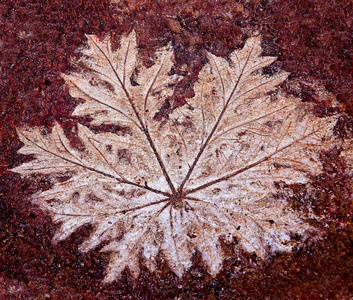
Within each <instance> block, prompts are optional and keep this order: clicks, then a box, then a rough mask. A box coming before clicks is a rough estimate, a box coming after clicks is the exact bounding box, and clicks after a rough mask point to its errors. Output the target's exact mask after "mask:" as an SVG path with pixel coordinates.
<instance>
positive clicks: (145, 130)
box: [92, 40, 176, 193]
mask: <svg viewBox="0 0 353 300" xmlns="http://www.w3.org/2000/svg"><path fill="white" fill-rule="evenodd" d="M92 41H93V43H94V44H95V45H96V47H97V48H98V49H99V51H101V53H102V54H103V55H104V57H105V58H106V60H107V61H108V63H109V65H110V67H111V69H112V70H113V72H114V75H115V76H116V78H117V79H118V81H119V83H120V85H121V87H122V89H123V91H124V93H125V95H126V97H127V99H128V101H129V104H130V106H131V108H132V110H133V111H134V113H135V116H136V118H137V120H138V122H139V123H140V125H141V128H142V131H143V133H144V134H145V136H146V138H147V141H148V143H149V144H150V146H151V148H152V151H153V153H154V155H155V156H156V159H157V161H158V164H159V166H160V167H161V170H162V173H163V176H164V177H165V179H166V181H167V183H168V185H169V188H170V189H171V191H172V193H175V192H176V190H175V187H174V185H173V183H172V181H171V179H170V177H169V174H168V172H167V169H166V167H165V165H164V163H163V160H162V158H161V156H160V155H159V153H158V151H157V148H156V146H155V144H154V142H153V140H152V138H151V135H150V133H149V131H148V127H147V125H145V124H144V122H143V121H142V119H141V116H140V114H139V113H138V110H137V108H136V106H135V104H134V102H133V101H132V98H131V96H130V94H129V92H128V90H127V89H126V86H125V84H124V83H123V82H122V81H121V79H120V77H119V74H118V73H117V71H116V69H115V68H114V66H113V64H112V63H111V61H110V59H109V58H108V56H107V55H106V53H105V52H104V51H103V50H102V49H101V48H100V47H99V45H97V43H96V42H95V41H94V40H92ZM158 73H159V70H158ZM124 75H125V74H124ZM157 75H158V74H157ZM150 89H151V87H150ZM150 89H149V91H150ZM146 97H147V96H146ZM146 100H147V99H145V101H146Z"/></svg>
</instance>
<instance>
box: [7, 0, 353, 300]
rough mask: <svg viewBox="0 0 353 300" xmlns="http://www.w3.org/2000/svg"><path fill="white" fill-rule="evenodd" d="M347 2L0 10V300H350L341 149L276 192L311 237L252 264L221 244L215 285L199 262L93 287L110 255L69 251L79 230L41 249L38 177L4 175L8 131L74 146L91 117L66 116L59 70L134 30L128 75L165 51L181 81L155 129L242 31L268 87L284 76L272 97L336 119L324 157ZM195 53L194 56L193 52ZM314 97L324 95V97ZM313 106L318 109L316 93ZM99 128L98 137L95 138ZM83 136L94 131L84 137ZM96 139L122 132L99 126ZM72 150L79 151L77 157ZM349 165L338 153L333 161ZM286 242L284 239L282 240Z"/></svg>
mask: <svg viewBox="0 0 353 300" xmlns="http://www.w3.org/2000/svg"><path fill="white" fill-rule="evenodd" d="M352 14H353V8H352V5H351V3H350V2H348V1H339V0H337V1H330V2H324V1H319V0H315V1H314V0H312V1H309V2H308V1H299V0H296V1H294V0H293V1H284V0H283V1H282V0H277V1H255V0H254V1H239V2H233V1H222V2H216V1H202V2H201V1H189V2H187V3H184V2H183V1H173V2H168V3H165V2H164V1H116V3H114V4H111V3H109V2H108V1H99V0H96V1H94V0H91V1H70V2H64V3H63V1H50V2H46V3H44V2H43V1H19V0H14V1H11V2H3V3H1V4H0V28H1V29H0V67H1V69H0V76H1V79H0V80H1V81H0V95H1V96H0V97H1V101H0V107H1V110H0V112H1V119H0V132H1V140H0V147H1V155H0V173H1V175H0V197H1V202H0V205H1V206H0V214H1V215H0V274H1V278H0V297H1V298H3V299H46V298H48V299H116V298H119V299H149V298H156V299H238V298H239V299H256V298H271V299H309V298H310V299H317V298H322V299H349V298H350V297H352V295H353V286H352V282H353V278H352V268H353V256H352V254H353V253H352V252H353V224H352V222H353V220H352V216H353V215H352V214H353V205H352V169H350V168H351V166H349V165H348V164H347V156H346V155H347V154H345V155H341V152H342V151H343V150H344V149H343V148H342V146H336V147H334V148H333V149H331V150H329V151H325V152H324V151H322V152H321V155H320V161H321V163H322V165H323V169H324V173H323V174H320V175H317V176H315V177H313V178H311V182H310V184H306V183H302V184H285V183H283V182H278V183H277V185H278V187H277V188H278V191H279V194H278V196H279V197H282V198H285V199H287V200H288V201H289V202H290V203H291V207H292V208H293V209H295V210H298V211H302V210H303V209H304V210H305V209H308V210H312V211H313V212H314V213H315V214H316V215H318V216H321V219H320V224H319V225H318V224H312V225H313V226H319V227H320V228H321V229H320V230H322V232H324V236H323V238H321V239H318V240H317V241H315V242H313V243H310V244H306V245H301V246H300V247H298V248H297V249H295V251H293V252H290V253H281V254H278V255H277V256H273V257H271V259H270V260H268V261H266V262H264V261H263V260H261V259H259V258H257V257H255V256H253V255H252V254H249V253H247V252H244V251H241V252H239V253H237V254H236V255H235V254H234V252H233V251H232V247H231V245H230V244H229V243H228V244H227V243H224V245H223V247H224V251H225V252H226V253H227V254H228V257H229V258H228V259H227V260H226V261H224V262H223V266H222V269H221V271H220V273H219V274H218V275H216V276H211V275H209V274H208V272H207V266H205V264H204V262H203V260H202V255H201V254H200V253H198V252H196V254H195V255H194V256H193V258H192V267H191V268H190V270H188V271H187V272H186V273H185V274H184V275H183V276H182V277H180V278H179V277H178V276H176V275H175V274H174V273H173V272H172V271H173V270H172V269H171V268H170V267H169V265H168V263H167V261H165V260H163V259H160V260H157V261H156V268H157V269H158V272H156V273H153V272H150V271H149V269H147V268H146V267H143V265H142V266H141V270H140V275H139V276H138V277H137V278H135V277H134V276H132V274H130V273H129V272H128V271H124V272H123V273H122V275H121V276H120V278H119V280H118V281H115V282H113V283H110V284H102V280H103V278H104V276H105V275H106V273H105V270H106V267H107V265H108V262H109V255H107V254H105V253H101V252H99V251H95V250H91V251H89V252H87V253H83V252H81V251H79V245H80V244H82V243H83V242H84V241H85V240H87V238H89V236H90V234H91V233H92V232H93V230H94V228H93V227H92V226H90V225H85V226H83V227H81V228H80V229H79V230H78V231H76V232H75V233H73V234H72V235H71V236H70V237H69V238H68V239H66V240H64V241H62V242H60V243H57V244H56V245H53V244H52V238H53V236H54V233H55V231H56V230H57V229H58V226H57V225H54V224H53V222H52V220H51V218H50V217H49V216H48V215H47V214H46V213H45V212H44V211H43V210H41V209H40V208H39V207H38V206H35V205H33V204H32V203H31V200H30V197H31V195H33V194H34V193H35V192H38V191H40V190H48V189H49V188H51V182H50V180H48V178H47V177H45V176H32V177H30V178H26V179H24V178H21V177H20V176H19V175H18V174H15V173H13V172H10V171H8V170H9V169H11V168H14V167H16V166H19V165H21V164H23V163H25V162H27V161H29V160H30V159H31V158H30V157H28V156H24V155H20V154H17V151H18V150H19V149H20V148H21V147H22V146H23V144H22V143H21V142H20V140H19V137H18V135H17V133H16V130H15V128H16V127H17V128H18V127H23V126H30V127H34V126H39V125H40V126H45V127H47V129H48V130H51V129H52V127H53V125H54V122H55V121H56V122H58V123H59V124H61V126H62V128H63V129H64V131H65V134H66V136H67V138H68V139H69V140H70V142H71V144H72V145H74V146H75V147H78V148H79V147H80V140H78V139H77V137H76V135H75V134H74V133H73V131H72V129H73V128H74V126H75V124H76V123H77V122H78V121H80V123H82V124H89V122H90V119H88V118H86V117H80V116H72V112H73V111H74V109H75V107H76V106H77V105H78V104H79V101H78V100H75V99H74V98H72V97H71V96H70V94H69V90H68V88H67V87H66V86H65V85H64V80H63V79H62V77H61V76H60V74H61V73H68V72H73V71H75V68H76V66H74V65H73V64H71V61H72V60H75V59H76V58H78V57H79V55H80V53H79V51H78V50H77V49H78V48H79V47H80V46H83V45H84V44H85V36H84V35H85V34H95V35H97V36H99V37H102V38H103V37H104V36H107V35H110V36H112V37H113V38H112V40H113V47H114V48H115V49H118V48H119V47H120V38H121V36H122V35H124V34H128V33H129V32H131V31H132V30H135V32H136V36H137V45H138V53H139V57H140V58H141V63H142V64H143V65H144V66H146V67H149V66H151V65H152V64H153V58H154V53H155V51H156V50H158V49H160V48H161V47H163V46H166V45H167V44H168V43H171V45H172V47H173V51H174V55H175V65H174V70H173V72H175V74H179V75H182V77H183V79H182V80H181V81H180V82H179V83H178V84H177V85H176V87H175V89H174V92H173V94H172V95H171V96H170V97H167V98H166V102H165V105H164V106H162V109H161V110H160V112H159V115H158V116H157V118H159V120H160V121H161V122H162V121H163V119H164V118H168V115H169V114H170V113H171V112H172V111H173V109H175V108H177V107H181V106H182V105H184V104H185V103H187V102H188V99H192V97H193V96H194V95H195V91H194V87H195V84H196V83H197V81H198V79H199V74H200V71H201V70H202V68H203V67H204V66H205V65H206V64H207V63H208V59H207V56H206V51H208V52H210V53H212V54H213V55H216V56H218V57H219V56H221V57H225V58H226V57H227V55H230V53H232V52H233V51H234V50H235V49H241V48H242V47H243V46H244V43H245V41H246V40H247V39H248V37H250V36H253V35H254V33H260V34H261V35H262V36H263V41H262V47H263V49H264V55H267V56H277V57H278V59H277V61H276V62H274V63H273V64H271V65H270V66H269V67H267V68H266V69H265V74H268V76H271V75H273V74H275V73H277V72H278V71H287V72H290V73H291V74H290V76H289V79H288V80H287V81H286V82H285V83H284V84H283V85H282V89H283V90H285V91H286V92H287V93H288V94H289V95H292V96H295V97H298V98H301V99H302V100H303V101H304V102H307V103H311V104H313V107H314V108H313V113H314V114H315V116H316V117H317V118H329V117H331V116H333V115H337V116H338V121H337V123H336V125H335V128H334V134H335V140H336V141H337V145H343V147H344V145H347V141H348V142H349V139H351V138H352V136H353V135H352V133H353V132H352V128H353V126H352V123H353V122H352V118H353V106H352V103H353V102H352V98H353V94H352V82H353V80H352V79H353V78H352V77H353V63H352V49H353V40H352V26H353V24H352V21H351V19H352V18H351V16H352ZM205 50H206V51H205ZM322 91H325V93H323V92H322ZM324 94H325V96H324V97H323V95H324ZM101 129H102V128H101ZM96 130H99V129H98V128H96ZM103 130H104V131H112V132H116V131H123V132H124V130H126V128H121V127H114V126H106V127H105V128H104V129H103ZM81 146H82V145H81ZM345 153H351V152H345ZM295 238H298V237H295V236H293V239H295Z"/></svg>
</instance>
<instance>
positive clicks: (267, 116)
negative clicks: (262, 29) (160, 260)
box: [12, 32, 335, 282]
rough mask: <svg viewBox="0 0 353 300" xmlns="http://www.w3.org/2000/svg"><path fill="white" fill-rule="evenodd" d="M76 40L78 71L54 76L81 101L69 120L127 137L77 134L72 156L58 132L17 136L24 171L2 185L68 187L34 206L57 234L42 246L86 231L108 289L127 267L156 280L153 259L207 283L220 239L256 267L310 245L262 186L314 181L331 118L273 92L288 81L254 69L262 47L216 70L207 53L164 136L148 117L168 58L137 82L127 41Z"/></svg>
mask: <svg viewBox="0 0 353 300" xmlns="http://www.w3.org/2000/svg"><path fill="white" fill-rule="evenodd" d="M87 40H88V47H87V48H85V49H83V50H82V57H81V58H80V61H79V65H80V66H83V67H84V69H85V71H83V70H82V71H81V72H78V73H71V74H64V75H62V76H63V78H64V80H65V82H66V84H67V85H68V86H69V88H70V94H71V96H72V97H75V98H80V99H81V100H83V103H81V104H79V105H78V106H77V107H76V109H75V110H74V112H73V115H74V116H90V117H91V118H92V122H91V125H94V126H100V125H103V124H119V125H122V126H125V127H127V128H128V129H129V130H128V133H126V134H124V135H118V134H114V133H110V132H105V133H98V134H96V133H93V132H92V131H91V130H90V129H89V128H87V127H86V126H83V125H81V124H78V136H79V138H80V139H81V141H82V144H83V145H84V149H83V150H78V149H76V148H74V147H72V145H71V144H70V142H69V140H68V139H67V137H66V136H65V134H64V131H63V129H62V127H61V126H60V125H59V124H56V125H55V126H54V128H53V130H52V132H51V133H49V134H45V135H44V134H42V132H41V129H40V128H19V129H18V135H19V138H20V139H21V141H22V142H23V143H24V146H23V147H22V148H21V149H20V150H19V153H21V154H28V155H29V154H31V155H34V157H35V158H34V159H33V160H32V161H30V162H27V163H24V164H22V165H20V166H18V167H16V168H14V169H12V171H13V172H17V173H20V174H22V175H29V174H33V173H41V174H51V175H52V176H51V177H52V178H56V177H55V176H56V175H58V174H59V175H60V174H71V177H70V178H68V179H67V180H64V181H63V180H56V179H53V186H52V188H50V189H49V190H45V191H42V192H39V193H37V194H35V195H34V196H33V203H35V204H38V205H39V206H40V207H41V208H42V209H43V210H46V211H49V212H50V213H51V216H52V218H53V220H54V222H58V223H60V224H61V226H60V229H59V230H58V231H57V232H56V234H55V235H54V242H59V241H62V240H64V239H66V238H67V237H68V236H70V235H71V234H72V233H73V232H74V231H75V230H77V229H78V228H79V227H80V226H82V225H84V224H88V223H89V224H92V225H93V228H94V230H93V232H92V234H91V236H90V237H89V238H88V239H87V240H86V241H85V242H84V243H83V244H82V245H81V250H82V251H89V250H92V249H94V248H96V247H98V246H99V245H100V244H101V243H102V242H105V244H106V245H105V246H104V247H103V248H102V249H101V250H100V251H105V252H110V253H111V261H110V264H109V266H108V269H107V274H106V277H105V279H104V281H105V282H112V281H114V280H115V279H116V278H117V277H118V276H119V275H120V274H121V272H122V271H123V270H124V269H125V268H126V267H128V268H129V269H130V271H131V272H132V274H134V275H135V276H137V275H138V274H139V269H140V260H139V258H141V257H143V258H144V260H143V261H144V262H145V264H146V266H147V267H148V268H149V269H150V270H151V271H154V270H155V268H156V258H157V255H163V256H164V257H165V258H166V260H167V261H168V263H169V264H170V266H171V268H172V270H173V271H174V272H175V274H177V275H178V276H182V275H183V273H184V272H185V271H186V270H188V268H189V267H190V266H191V264H192V256H193V254H194V252H195V251H199V252H200V253H201V254H202V256H203V260H204V262H205V264H206V265H207V268H208V271H209V272H210V273H211V274H212V275H216V274H217V273H218V272H219V271H220V269H221V267H222V261H223V260H224V259H225V253H224V252H223V249H222V245H221V242H220V238H224V239H225V240H228V241H232V240H234V239H236V240H237V241H238V244H237V245H236V247H238V248H239V249H240V248H242V249H243V250H245V251H249V252H254V253H255V254H256V255H257V256H259V257H261V258H263V259H265V258H266V257H267V256H268V255H270V254H271V253H275V252H278V251H290V250H291V249H292V247H293V246H294V245H295V243H299V242H298V241H294V240H292V239H291V236H293V235H294V234H295V235H297V236H301V237H302V238H303V240H304V239H306V238H308V237H310V236H315V233H316V229H314V228H313V227H311V226H310V225H309V224H307V223H306V222H305V221H303V219H304V216H301V215H300V214H299V213H298V212H296V211H293V210H292V209H290V206H289V204H288V203H287V201H286V200H285V199H278V197H276V198H275V197H273V194H274V193H275V192H276V189H275V187H274V182H279V181H282V182H286V183H304V182H307V181H308V180H309V179H308V178H309V177H310V176H311V175H315V174H318V173H320V172H322V166H321V163H320V161H319V159H318V155H317V154H318V151H321V150H325V149H329V148H330V146H332V139H331V138H330V135H332V134H331V132H332V128H333V125H334V123H335V118H334V117H330V118H317V117H315V116H313V115H312V114H311V113H310V109H308V107H306V106H305V105H304V104H303V103H301V101H300V99H296V98H292V97H288V96H286V95H283V94H282V93H281V92H279V91H278V90H277V86H278V85H280V84H281V83H282V82H283V81H284V80H286V78H287V76H288V73H285V72H280V73H277V74H275V75H272V76H267V75H264V74H263V73H262V69H263V68H264V67H266V66H268V65H270V64H271V63H272V62H274V61H275V60H276V58H275V57H268V56H262V55H261V52H262V51H261V45H260V37H252V38H249V39H248V40H247V42H246V44H245V45H244V47H243V48H242V49H241V50H237V51H234V52H233V53H232V54H231V55H230V57H229V58H230V60H228V61H227V60H225V59H224V58H220V57H216V56H214V55H212V54H210V53H208V60H209V62H208V64H206V65H205V66H204V68H203V69H202V70H201V72H200V74H199V80H198V82H197V83H196V84H195V87H194V89H195V97H193V98H192V99H189V101H188V105H185V106H183V107H180V108H178V109H176V110H175V111H174V112H173V113H172V114H171V115H170V116H169V119H168V120H166V121H165V122H164V123H161V122H158V121H156V120H155V118H154V116H155V115H156V113H157V112H158V110H159V109H160V108H161V106H162V104H163V103H164V101H165V99H166V97H168V96H171V95H172V93H173V88H174V86H175V84H176V83H177V82H178V80H179V78H178V77H175V76H170V75H169V74H170V70H171V67H172V65H173V52H172V50H171V49H169V48H167V47H166V48H163V49H161V50H160V51H159V52H158V53H157V54H156V60H155V64H154V65H153V66H152V67H149V68H145V67H142V66H139V65H138V64H137V48H136V37H135V33H134V32H132V33H131V34H130V35H129V36H127V37H124V38H122V40H121V47H120V48H119V49H118V50H116V51H113V50H112V49H111V45H110V40H109V38H106V39H105V40H103V41H100V40H98V39H97V37H95V36H91V35H88V36H87ZM136 69H137V70H138V72H137V73H136ZM133 73H134V75H133ZM136 74H138V75H137V76H136ZM132 76H134V81H133V80H130V78H132ZM271 95H272V96H271ZM273 95H276V96H275V97H273ZM316 235H317V234H316Z"/></svg>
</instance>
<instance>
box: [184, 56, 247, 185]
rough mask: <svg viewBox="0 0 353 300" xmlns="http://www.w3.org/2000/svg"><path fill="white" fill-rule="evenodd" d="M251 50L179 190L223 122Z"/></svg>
mask: <svg viewBox="0 0 353 300" xmlns="http://www.w3.org/2000/svg"><path fill="white" fill-rule="evenodd" d="M251 52H252V50H251V51H250V53H249V55H248V57H247V59H246V62H245V64H244V66H243V69H242V70H241V73H240V74H239V76H238V79H237V81H236V83H235V85H234V87H233V89H232V92H231V93H230V95H229V96H228V99H227V101H226V103H225V105H224V107H223V109H222V111H221V113H220V114H219V116H218V118H217V121H216V123H215V124H214V126H213V128H212V130H211V132H210V134H209V135H208V137H207V139H206V141H205V142H204V143H203V145H202V146H201V148H200V150H199V152H198V153H197V155H196V157H195V160H194V162H193V163H192V165H191V167H190V168H189V171H188V173H187V174H186V176H185V178H184V180H183V182H182V183H181V184H180V186H179V188H178V190H180V191H181V190H182V189H183V187H184V185H185V184H186V182H187V181H188V180H189V178H190V176H191V174H192V172H193V170H194V169H195V167H196V165H197V163H198V161H199V160H200V158H201V155H202V154H203V152H204V151H205V149H206V148H207V146H208V144H209V142H210V140H211V138H212V137H213V135H214V133H215V132H216V130H217V128H218V126H219V124H220V122H221V120H222V117H223V115H224V114H225V112H226V110H227V109H228V105H229V102H230V100H231V99H232V97H233V95H234V93H235V90H236V89H237V87H238V85H239V82H240V79H241V77H242V75H243V73H244V70H245V67H246V65H247V63H248V61H249V58H250V55H251ZM216 68H217V66H216ZM217 71H218V75H219V77H220V78H221V75H220V74H219V70H218V68H217Z"/></svg>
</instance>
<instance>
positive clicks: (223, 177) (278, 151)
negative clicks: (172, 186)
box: [184, 130, 318, 195]
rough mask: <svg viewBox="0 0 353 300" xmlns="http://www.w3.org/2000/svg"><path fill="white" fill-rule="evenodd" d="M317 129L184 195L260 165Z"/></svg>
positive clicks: (185, 193)
mask: <svg viewBox="0 0 353 300" xmlns="http://www.w3.org/2000/svg"><path fill="white" fill-rule="evenodd" d="M317 131H318V130H317ZM317 131H313V132H311V133H310V134H307V135H305V136H303V137H301V138H300V139H297V140H295V141H293V142H292V143H290V144H288V145H286V146H284V147H282V148H279V149H278V150H276V151H275V152H273V153H272V154H270V155H267V156H265V157H264V158H262V159H260V160H258V161H256V162H253V163H251V164H249V165H247V166H245V167H243V168H241V169H239V170H237V171H235V172H232V173H230V174H227V175H225V176H222V177H220V178H217V179H215V180H211V181H209V182H207V183H205V184H202V185H200V186H198V187H196V188H193V189H190V190H187V191H185V192H184V195H188V194H191V193H195V192H197V191H200V190H203V189H205V188H208V187H210V186H212V185H215V184H217V183H220V182H222V181H226V180H228V179H230V178H233V177H235V176H237V175H239V174H241V173H243V172H245V171H247V170H249V169H251V168H253V167H255V166H257V165H259V164H261V163H263V162H265V161H268V160H269V159H271V158H272V157H273V156H274V155H276V154H278V153H280V152H282V151H283V150H285V149H287V148H289V147H291V146H293V144H296V143H298V142H300V141H302V140H304V139H306V138H308V137H309V136H310V135H313V134H315V133H316V132H317Z"/></svg>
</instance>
